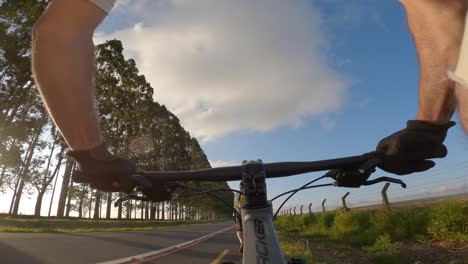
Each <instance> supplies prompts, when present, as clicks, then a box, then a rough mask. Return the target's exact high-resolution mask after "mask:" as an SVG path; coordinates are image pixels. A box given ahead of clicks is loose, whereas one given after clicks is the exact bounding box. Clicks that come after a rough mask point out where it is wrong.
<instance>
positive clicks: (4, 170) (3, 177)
mask: <svg viewBox="0 0 468 264" xmlns="http://www.w3.org/2000/svg"><path fill="white" fill-rule="evenodd" d="M6 169H7V166H6V165H3V168H2V175H1V176H0V189H1V188H2V186H3V183H4V181H5V172H6Z"/></svg>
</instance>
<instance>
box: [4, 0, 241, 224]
mask: <svg viewBox="0 0 468 264" xmlns="http://www.w3.org/2000/svg"><path fill="white" fill-rule="evenodd" d="M47 2H48V1H41V0H22V1H17V0H5V1H3V2H2V4H1V6H0V191H1V192H2V193H5V192H7V191H12V192H13V198H12V199H11V201H5V199H2V200H1V201H2V203H7V202H10V213H11V214H14V215H16V214H18V210H19V205H20V202H21V200H22V198H23V195H28V196H31V195H33V194H35V195H37V196H36V206H35V215H40V213H41V209H42V206H43V197H44V195H45V194H46V193H48V192H50V191H52V192H53V193H52V196H56V195H58V201H59V202H58V208H57V212H56V215H57V216H67V215H70V213H72V212H74V211H76V212H77V214H78V215H79V216H84V215H86V214H87V213H88V216H90V214H89V212H91V211H94V215H93V217H96V218H98V217H100V216H101V212H102V210H101V208H102V207H103V205H105V206H106V217H111V215H112V213H111V208H112V204H113V201H115V200H116V199H117V198H118V197H119V196H120V194H117V193H102V192H100V191H97V190H93V189H91V188H90V187H89V186H87V185H85V184H76V183H74V182H73V181H72V180H71V175H72V174H73V172H74V171H75V170H76V165H75V163H74V162H73V161H72V160H71V159H69V158H68V157H67V156H66V155H65V154H66V152H67V146H66V144H65V143H64V140H63V139H62V138H61V135H60V133H58V131H57V130H56V129H55V127H54V125H53V124H52V121H51V120H50V118H49V116H48V115H47V113H46V111H45V109H44V106H43V104H42V101H41V100H40V96H39V94H38V91H37V89H36V87H35V83H34V81H33V77H32V73H31V64H30V61H31V54H30V52H31V30H32V25H33V24H34V22H35V21H36V20H37V18H38V17H39V15H40V14H41V13H42V11H43V10H44V8H45V6H46V4H47ZM122 51H123V47H122V43H121V42H120V41H118V40H110V41H107V42H106V43H104V44H101V45H98V46H97V47H96V61H97V75H96V88H97V89H96V95H97V98H98V100H97V106H98V112H99V115H100V118H101V127H102V130H103V133H104V136H105V138H106V143H107V144H108V145H109V147H110V149H111V150H112V152H113V153H115V154H117V155H119V156H122V157H125V158H128V159H130V160H132V161H133V162H135V163H136V165H137V166H138V168H139V169H144V170H145V169H146V170H186V169H201V168H208V167H210V164H209V162H208V160H207V157H206V155H205V154H204V152H203V150H202V149H201V147H200V145H199V144H198V142H197V140H196V139H195V138H192V137H191V136H190V134H189V133H188V132H187V131H186V130H185V129H184V128H183V127H182V126H181V125H180V122H179V119H178V118H177V117H176V116H175V115H174V114H172V113H171V112H170V111H168V110H167V109H166V108H165V106H164V105H160V104H158V103H157V102H155V101H154V100H153V96H154V90H153V88H152V87H151V86H150V84H149V83H148V82H147V81H146V79H145V77H144V76H143V75H140V74H139V72H138V69H137V67H136V64H135V61H134V60H132V59H125V58H124V56H123V54H122ZM59 178H62V180H61V182H62V183H61V186H56V185H57V183H58V179H59ZM189 184H191V185H192V186H196V187H201V188H205V189H212V188H228V186H227V184H226V183H225V182H223V183H189ZM222 196H223V198H224V199H225V200H227V201H232V193H225V194H222ZM171 204H176V207H177V208H184V214H186V212H194V211H196V210H198V209H201V208H203V209H204V210H207V211H211V212H222V213H223V214H226V215H227V214H230V210H229V208H226V207H224V206H223V205H222V204H220V203H219V202H217V201H214V200H213V199H211V198H209V197H203V196H200V197H197V198H196V199H194V198H192V199H188V198H187V199H179V200H177V202H174V203H171ZM51 205H52V203H51V204H50V205H49V215H51V214H54V213H53V212H51V210H50V208H51V207H52V206H51ZM132 206H135V204H133V205H132V203H131V202H127V203H126V204H125V203H124V204H123V205H121V206H120V207H119V208H118V212H117V216H118V217H123V215H124V214H126V215H129V214H130V212H131V211H132V210H131V209H130V210H129V209H128V208H133V207H132ZM138 206H139V207H140V208H145V210H146V211H148V212H150V211H151V210H150V209H146V208H155V207H157V208H165V206H164V205H156V204H154V203H152V204H151V203H139V204H138ZM172 207H173V206H171V208H172ZM187 208H189V209H187ZM145 210H141V211H142V212H143V211H145ZM162 210H164V209H162ZM154 211H155V212H156V211H157V210H156V209H154ZM181 211H182V210H181ZM148 214H150V213H148ZM162 215H164V213H162ZM177 215H179V214H177ZM198 215H200V214H198Z"/></svg>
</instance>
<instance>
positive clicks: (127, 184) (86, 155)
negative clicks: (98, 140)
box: [67, 144, 136, 193]
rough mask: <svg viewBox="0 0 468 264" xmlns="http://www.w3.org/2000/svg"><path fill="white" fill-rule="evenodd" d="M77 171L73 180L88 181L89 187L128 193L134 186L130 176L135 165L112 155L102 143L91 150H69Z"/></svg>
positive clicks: (133, 171)
mask: <svg viewBox="0 0 468 264" xmlns="http://www.w3.org/2000/svg"><path fill="white" fill-rule="evenodd" d="M67 155H68V156H70V157H72V158H73V159H74V160H75V161H76V162H77V165H78V169H79V171H78V172H77V173H76V174H75V175H73V181H75V182H78V183H89V184H90V185H91V187H93V188H96V189H99V190H101V191H105V192H125V193H130V192H132V190H133V189H134V187H135V183H134V181H133V180H132V178H131V176H132V174H134V173H135V171H136V167H135V165H134V164H133V163H132V162H130V161H128V160H125V159H123V158H120V157H117V156H114V155H112V154H111V153H110V152H109V151H108V150H107V147H106V146H105V145H104V144H101V145H99V146H98V147H96V148H93V149H91V150H79V151H69V152H68V153H67Z"/></svg>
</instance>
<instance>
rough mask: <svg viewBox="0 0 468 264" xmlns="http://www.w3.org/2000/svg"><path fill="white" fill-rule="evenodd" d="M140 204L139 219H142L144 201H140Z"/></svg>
mask: <svg viewBox="0 0 468 264" xmlns="http://www.w3.org/2000/svg"><path fill="white" fill-rule="evenodd" d="M140 206H141V207H140V219H141V220H143V211H144V210H143V209H144V202H143V201H141V202H140Z"/></svg>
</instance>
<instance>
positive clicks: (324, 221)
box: [316, 212, 335, 231]
mask: <svg viewBox="0 0 468 264" xmlns="http://www.w3.org/2000/svg"><path fill="white" fill-rule="evenodd" d="M334 221H335V213H333V212H323V213H321V214H319V215H318V216H317V222H316V223H317V226H318V228H319V229H320V230H322V231H329V230H330V228H331V227H332V226H333V223H334Z"/></svg>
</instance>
